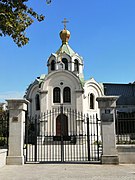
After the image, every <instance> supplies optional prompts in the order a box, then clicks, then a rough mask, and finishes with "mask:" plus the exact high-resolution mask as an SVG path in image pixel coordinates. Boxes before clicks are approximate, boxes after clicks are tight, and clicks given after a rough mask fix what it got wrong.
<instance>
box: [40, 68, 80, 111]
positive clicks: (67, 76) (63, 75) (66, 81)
mask: <svg viewBox="0 0 135 180" xmlns="http://www.w3.org/2000/svg"><path fill="white" fill-rule="evenodd" d="M61 83H63V85H61ZM54 87H59V88H60V89H61V103H53V89H54ZM64 87H69V88H70V89H71V103H64V104H63V89H64ZM40 91H41V92H44V93H43V94H42V98H41V106H42V109H41V111H42V112H45V111H46V110H50V109H52V108H53V107H59V106H60V104H63V105H64V106H65V107H69V108H72V109H78V110H80V111H82V104H83V102H82V94H83V88H82V85H81V82H80V80H79V78H78V77H76V76H75V75H74V74H73V73H71V72H70V71H65V70H59V71H54V72H52V73H50V74H49V75H48V76H46V79H45V82H44V83H43V84H42V86H41V89H40ZM45 101H46V103H45Z"/></svg>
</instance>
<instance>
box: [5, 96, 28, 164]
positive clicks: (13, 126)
mask: <svg viewBox="0 0 135 180" xmlns="http://www.w3.org/2000/svg"><path fill="white" fill-rule="evenodd" d="M6 101H7V102H8V109H9V151H8V156H7V164H8V165H23V164H24V156H23V145H24V122H25V111H26V110H27V103H28V101H27V100H25V99H11V100H6Z"/></svg>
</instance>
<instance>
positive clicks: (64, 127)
mask: <svg viewBox="0 0 135 180" xmlns="http://www.w3.org/2000/svg"><path fill="white" fill-rule="evenodd" d="M61 135H63V136H68V117H67V116H66V115H65V114H60V115H58V116H57V118H56V136H61Z"/></svg>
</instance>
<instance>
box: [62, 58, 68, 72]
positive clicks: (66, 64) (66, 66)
mask: <svg viewBox="0 0 135 180" xmlns="http://www.w3.org/2000/svg"><path fill="white" fill-rule="evenodd" d="M62 62H63V63H64V64H65V70H68V60H67V59H66V58H63V59H62Z"/></svg>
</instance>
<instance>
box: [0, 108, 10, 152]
mask: <svg viewBox="0 0 135 180" xmlns="http://www.w3.org/2000/svg"><path fill="white" fill-rule="evenodd" d="M8 136H9V113H8V112H7V111H1V112H0V149H3V148H8Z"/></svg>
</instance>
